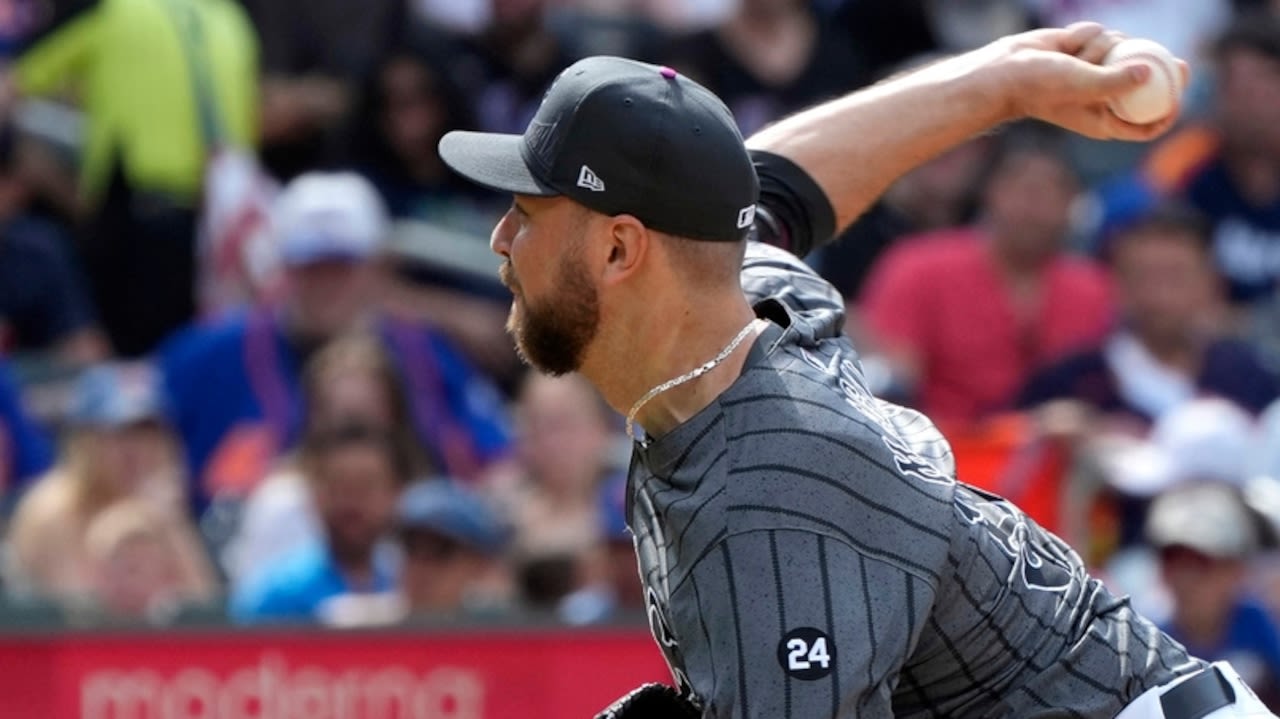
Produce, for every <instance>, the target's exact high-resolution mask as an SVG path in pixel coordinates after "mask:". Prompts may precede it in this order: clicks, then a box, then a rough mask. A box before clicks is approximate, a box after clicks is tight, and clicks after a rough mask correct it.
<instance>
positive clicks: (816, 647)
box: [778, 627, 836, 681]
mask: <svg viewBox="0 0 1280 719" xmlns="http://www.w3.org/2000/svg"><path fill="white" fill-rule="evenodd" d="M778 663H779V664H781V665H782V671H784V672H786V673H787V676H790V677H794V678H796V679H801V680H804V681H813V680H815V679H821V678H823V677H825V676H827V675H828V674H830V673H831V670H832V669H834V668H835V666H836V643H835V642H834V641H832V640H831V637H829V636H827V635H826V634H825V633H824V632H823V631H822V630H820V629H814V628H813V627H799V628H797V629H792V630H791V631H789V632H787V635H786V636H784V637H783V638H782V641H781V642H778Z"/></svg>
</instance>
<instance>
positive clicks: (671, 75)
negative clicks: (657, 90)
mask: <svg viewBox="0 0 1280 719" xmlns="http://www.w3.org/2000/svg"><path fill="white" fill-rule="evenodd" d="M658 72H660V73H662V76H663V77H665V78H667V79H668V80H674V79H675V76H676V71H675V70H672V69H671V68H669V67H666V66H665V65H664V66H663V67H661V68H660V69H659V70H658Z"/></svg>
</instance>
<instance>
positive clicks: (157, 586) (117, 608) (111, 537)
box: [84, 499, 216, 623]
mask: <svg viewBox="0 0 1280 719" xmlns="http://www.w3.org/2000/svg"><path fill="white" fill-rule="evenodd" d="M177 511H179V510H178V509H177V508H172V507H171V508H170V509H169V512H168V513H165V514H162V513H161V512H160V511H159V508H157V507H156V506H155V505H154V504H152V503H149V502H146V501H145V500H142V499H123V500H120V501H117V502H115V503H113V504H111V505H110V506H108V507H107V508H106V509H104V510H103V511H102V512H100V513H98V515H97V516H96V517H94V519H93V521H92V522H90V523H89V525H88V528H87V529H86V530H85V553H86V555H87V557H88V560H89V564H90V567H91V569H90V572H91V580H90V585H91V588H90V591H89V593H88V595H87V596H86V597H85V598H84V599H85V600H86V603H87V604H89V606H88V607H87V609H89V610H90V611H94V612H98V613H100V615H101V616H104V617H105V618H108V619H111V620H128V621H148V622H152V623H164V622H167V621H169V620H170V619H172V618H173V617H175V616H176V615H177V614H178V613H179V612H181V611H182V610H183V609H184V608H186V607H188V606H194V605H203V604H209V603H211V602H212V600H213V599H214V598H215V591H216V587H215V585H214V583H213V582H212V581H207V582H201V583H200V584H198V585H195V586H193V585H192V583H190V582H188V581H186V580H185V578H184V576H183V561H184V558H183V556H182V551H181V550H180V549H179V546H180V545H175V544H174V543H173V542H172V541H171V540H172V538H171V536H170V529H169V527H170V526H171V525H172V524H173V523H174V521H175V518H174V517H173V516H166V515H167V514H171V513H173V512H177ZM209 579H210V580H212V576H210V577H209Z"/></svg>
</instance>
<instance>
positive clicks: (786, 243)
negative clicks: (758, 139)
mask: <svg viewBox="0 0 1280 719" xmlns="http://www.w3.org/2000/svg"><path fill="white" fill-rule="evenodd" d="M751 160H752V163H753V164H754V165H755V168H756V174H757V175H758V176H759V178H760V203H759V206H758V208H757V212H756V224H755V230H754V232H753V237H752V239H755V240H756V241H759V242H763V243H765V244H768V245H773V246H775V247H781V248H782V249H784V250H787V251H788V252H790V253H791V254H793V255H795V256H797V257H804V256H805V255H807V254H809V253H810V252H812V251H813V250H815V249H817V248H818V247H820V246H822V245H824V244H826V243H828V242H830V241H831V239H832V237H834V235H835V230H836V214H835V210H834V209H833V208H832V207H831V201H830V200H829V199H827V196H826V194H825V193H823V191H822V188H821V187H819V186H818V183H817V182H815V181H814V179H813V178H812V177H810V176H809V173H807V172H805V171H804V170H803V169H802V168H801V167H800V166H799V165H797V164H795V163H794V162H792V161H791V160H788V159H787V158H785V157H783V156H781V155H775V154H773V153H772V152H767V151H764V150H752V152H751Z"/></svg>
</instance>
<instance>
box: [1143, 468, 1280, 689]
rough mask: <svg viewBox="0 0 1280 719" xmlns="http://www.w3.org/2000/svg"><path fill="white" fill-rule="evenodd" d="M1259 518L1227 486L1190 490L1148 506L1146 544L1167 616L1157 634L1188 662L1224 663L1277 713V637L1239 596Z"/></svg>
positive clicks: (1256, 544)
mask: <svg viewBox="0 0 1280 719" xmlns="http://www.w3.org/2000/svg"><path fill="white" fill-rule="evenodd" d="M1258 522H1259V518H1258V517H1257V516H1255V515H1254V514H1253V513H1252V512H1251V511H1250V510H1249V509H1248V507H1247V505H1246V504H1245V503H1244V501H1243V500H1242V498H1241V497H1240V494H1239V491H1238V489H1237V488H1236V487H1233V486H1231V485H1229V484H1222V483H1218V484H1212V483H1209V484H1205V483H1198V484H1191V485H1184V486H1181V487H1178V488H1176V489H1173V490H1170V491H1168V492H1166V493H1165V494H1163V495H1161V496H1160V497H1158V498H1157V499H1156V500H1155V502H1154V503H1153V504H1152V506H1151V511H1150V514H1149V516H1148V520H1147V537H1148V539H1149V541H1150V542H1151V544H1152V545H1153V546H1154V547H1155V549H1156V550H1157V551H1158V552H1159V562H1160V576H1161V578H1162V579H1163V582H1164V585H1165V586H1166V587H1167V589H1168V591H1169V593H1170V595H1171V598H1172V601H1173V611H1172V615H1171V616H1170V617H1169V619H1168V621H1167V622H1166V623H1165V624H1164V625H1163V627H1162V628H1163V629H1164V630H1165V631H1166V632H1168V633H1169V635H1170V636H1172V637H1173V638H1174V639H1177V640H1178V641H1180V642H1182V643H1183V644H1184V645H1185V646H1186V647H1187V648H1188V649H1189V650H1190V651H1191V652H1192V653H1193V654H1194V655H1195V656H1198V657H1202V658H1204V659H1207V660H1210V661H1213V660H1219V659H1226V660H1230V661H1231V664H1232V666H1234V667H1236V670H1237V671H1238V672H1240V675H1241V677H1243V678H1244V679H1245V681H1247V682H1248V683H1249V686H1251V687H1253V688H1254V690H1255V691H1256V692H1257V693H1258V695H1259V696H1260V697H1261V698H1262V699H1263V701H1265V702H1267V704H1268V705H1269V706H1271V707H1273V708H1274V707H1276V706H1280V630H1277V627H1276V623H1275V620H1274V619H1272V618H1271V617H1270V616H1269V615H1268V614H1267V612H1266V610H1265V609H1264V608H1263V606H1262V605H1261V604H1260V603H1259V602H1258V601H1257V600H1256V599H1255V598H1253V597H1251V596H1249V595H1248V594H1247V592H1246V591H1245V587H1246V580H1247V576H1248V562H1249V560H1250V559H1251V558H1252V557H1254V556H1256V554H1257V552H1258V550H1259V548H1260V536H1259V534H1258V527H1259V524H1258Z"/></svg>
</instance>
